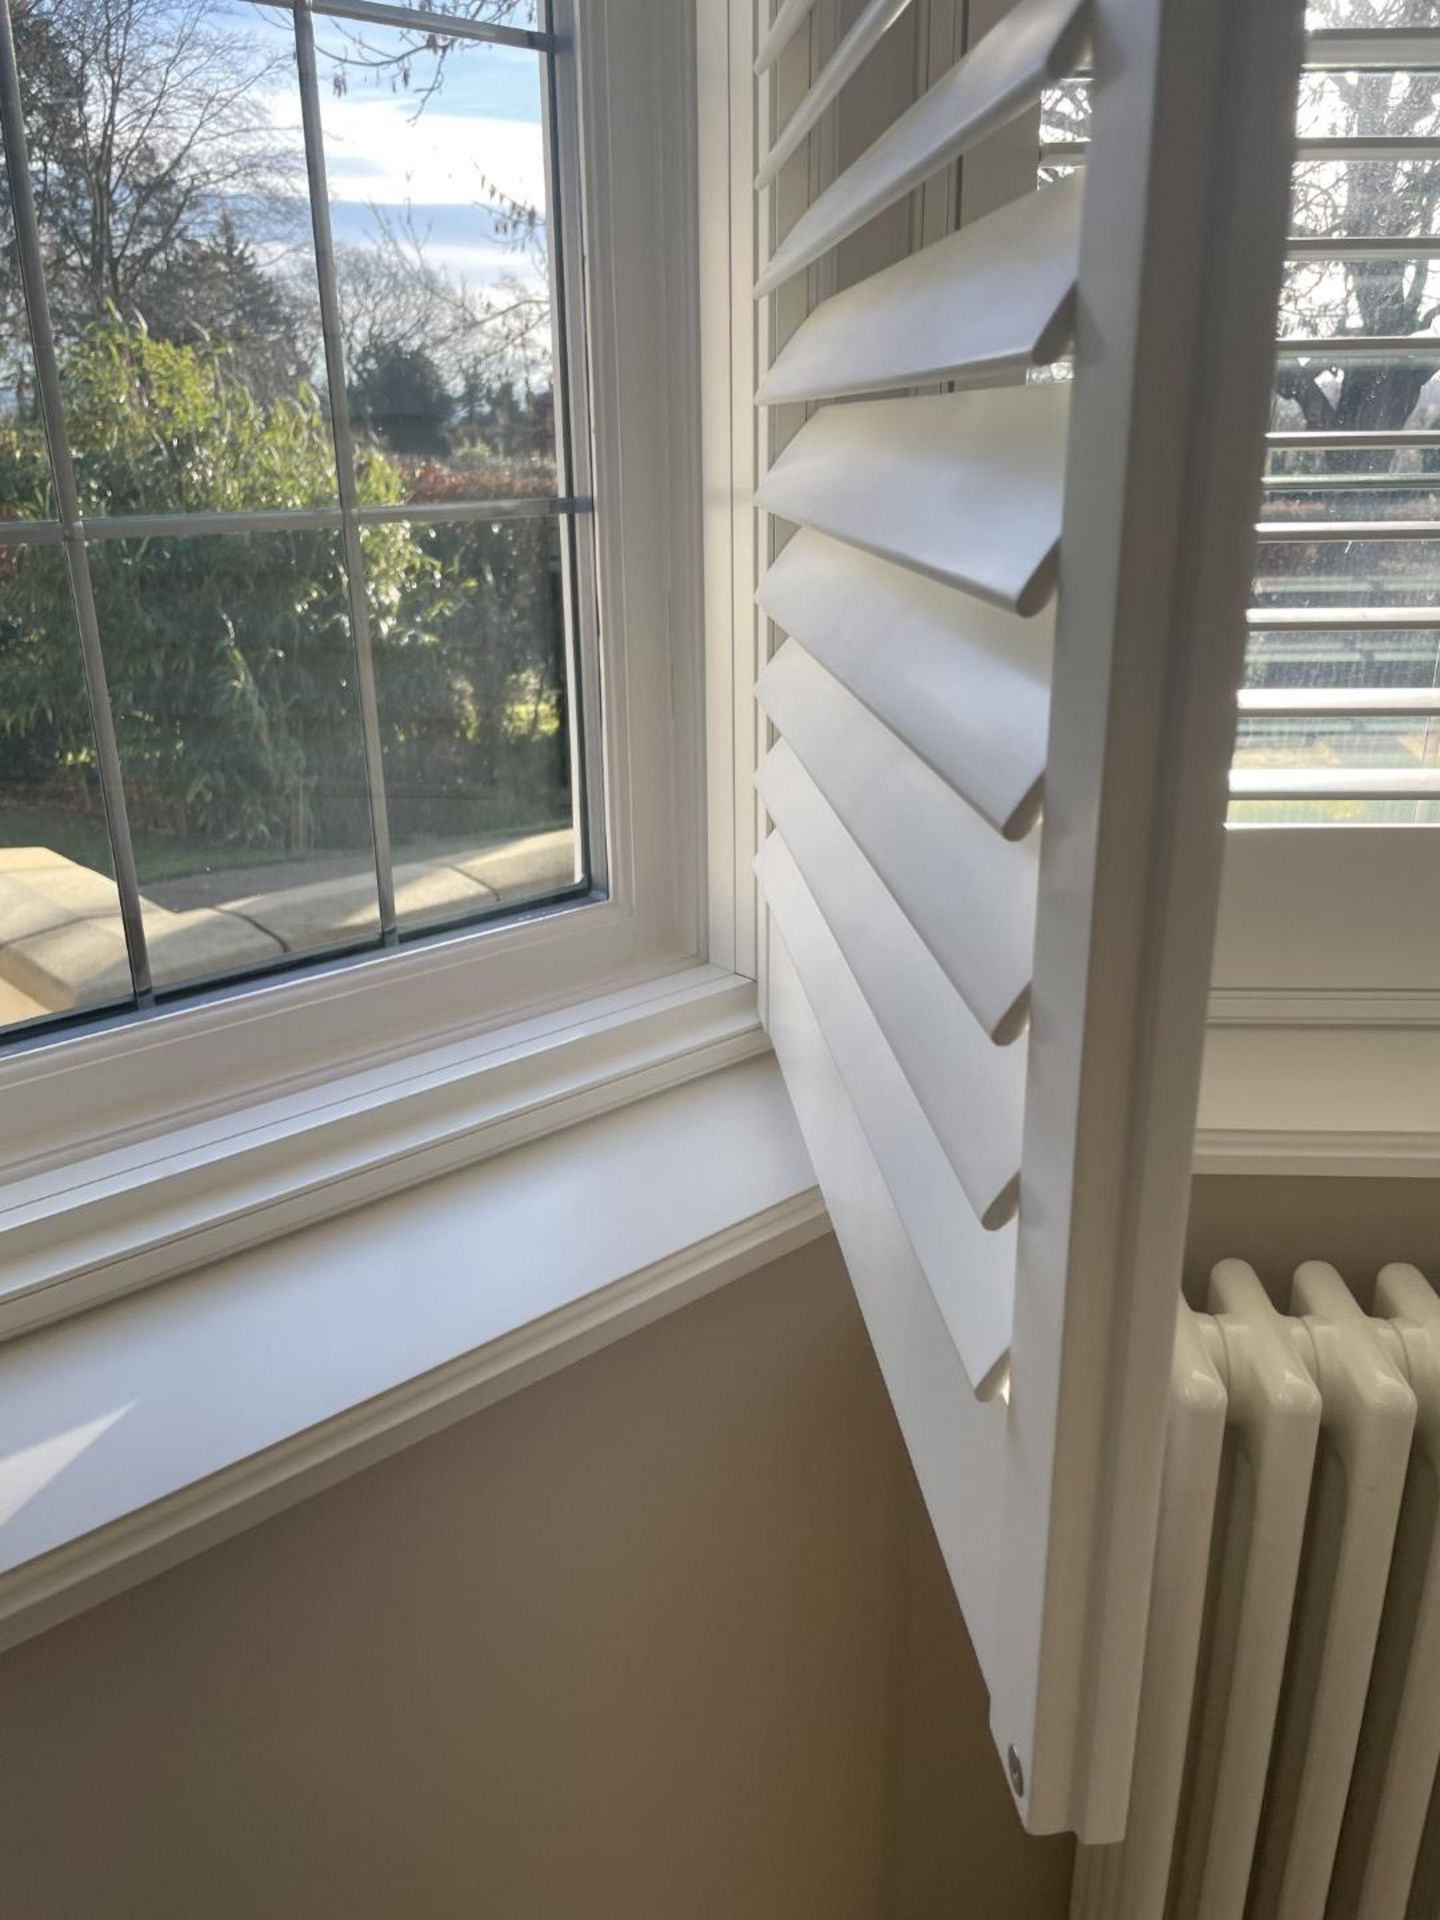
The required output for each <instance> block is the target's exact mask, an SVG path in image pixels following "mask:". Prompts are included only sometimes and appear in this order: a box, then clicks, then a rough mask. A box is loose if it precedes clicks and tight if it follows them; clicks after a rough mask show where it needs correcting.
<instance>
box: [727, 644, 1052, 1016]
mask: <svg viewBox="0 0 1440 1920" xmlns="http://www.w3.org/2000/svg"><path fill="white" fill-rule="evenodd" d="M756 694H757V697H758V698H759V701H760V704H761V706H762V707H763V708H764V709H765V711H766V713H767V714H768V715H769V716H770V718H771V720H772V721H773V722H774V723H775V726H776V728H777V729H778V731H779V732H780V733H781V734H782V735H783V737H784V739H785V740H786V742H787V743H788V745H789V746H790V747H791V748H792V749H793V750H794V752H795V755H796V757H797V758H798V759H799V761H800V763H801V765H802V766H803V767H804V768H805V771H806V772H807V773H808V774H809V776H810V778H811V779H812V780H813V781H814V782H815V785H816V786H817V787H818V788H819V789H820V791H821V793H822V794H823V795H824V796H825V798H826V800H827V801H828V802H829V804H830V806H831V807H832V808H833V810H834V812H835V813H836V815H837V816H838V817H839V819H840V822H841V824H842V825H843V826H844V827H845V829H846V831H847V832H848V833H849V835H850V837H851V839H852V840H854V842H855V843H856V845H857V846H858V847H859V848H860V850H861V852H862V853H863V854H864V855H865V857H866V859H867V860H868V861H869V862H870V864H871V866H872V867H874V869H875V870H876V872H877V873H878V874H879V875H880V876H881V878H882V879H883V880H884V882H885V885H886V887H887V888H888V889H889V891H890V893H891V894H892V896H893V897H894V899H895V901H896V904H897V905H898V906H899V907H900V908H901V910H902V911H903V912H904V914H905V916H906V918H907V919H908V920H909V921H910V924H911V925H912V926H913V927H914V928H915V930H916V932H917V933H918V934H919V935H920V937H921V939H922V940H923V941H924V942H925V944H926V946H928V947H929V949H930V951H931V952H932V953H933V954H934V955H935V958H936V959H937V960H938V961H939V963H940V965H941V966H942V967H943V968H944V970H945V972H946V973H947V974H948V976H949V977H950V979H951V980H952V981H953V982H954V985H955V988H956V990H957V992H958V993H959V994H960V996H961V998H962V999H963V1000H964V1002H965V1004H966V1005H967V1006H968V1007H969V1009H970V1011H971V1013H972V1014H973V1015H974V1016H975V1018H976V1020H977V1021H978V1022H979V1023H980V1025H981V1027H982V1028H983V1029H984V1031H985V1032H986V1033H987V1034H988V1035H989V1036H990V1037H991V1039H993V1040H998V1041H1000V1042H1002V1043H1004V1042H1007V1041H1010V1040H1014V1039H1015V1038H1016V1037H1017V1036H1018V1035H1019V1033H1020V1032H1021V1031H1022V1029H1023V1026H1024V1021H1025V1013H1026V1008H1027V1005H1028V998H1029V983H1030V962H1031V953H1032V947H1033V941H1034V931H1035V889H1036V880H1037V866H1036V851H1037V850H1036V845H1035V839H1036V836H1035V835H1033V834H1032V835H1031V836H1030V837H1029V838H1028V839H1026V840H1023V841H1010V840H1002V839H1001V837H1000V836H999V834H997V833H996V832H994V830H993V829H992V828H991V827H989V826H988V825H987V824H986V823H985V821H984V820H982V819H981V817H980V816H979V814H977V813H976V812H975V811H974V809H973V808H972V807H970V806H969V805H968V804H967V802H965V801H964V800H962V799H961V798H960V796H959V794H957V793H955V792H954V791H953V790H952V789H951V788H950V787H948V786H947V785H946V784H945V782H944V781H943V780H942V779H940V777H939V776H938V775H937V774H935V773H934V772H932V771H931V769H930V768H929V767H927V766H926V765H925V763H924V762H923V761H922V760H920V759H918V758H917V756H916V755H915V754H913V753H911V752H910V750H909V748H908V747H906V746H905V745H904V744H903V743H902V742H901V741H900V740H898V739H897V738H896V736H895V735H894V734H893V733H891V732H890V730H889V729H888V728H887V727H885V726H883V725H882V724H881V722H880V721H878V720H877V719H876V718H875V716H874V715H873V714H872V713H871V712H870V711H869V710H868V708H866V707H864V706H862V705H861V704H860V702H859V701H858V700H857V699H855V697H854V696H853V695H852V694H849V693H847V692H846V691H845V689H844V687H842V686H841V685H840V683H839V681H838V680H835V679H833V678H832V677H831V676H830V675H829V674H828V673H827V672H826V671H825V669H824V668H823V667H822V666H820V665H819V664H818V663H817V662H816V661H814V660H812V659H811V658H810V656H809V655H808V654H806V653H805V652H804V651H803V649H801V648H800V647H797V646H796V645H795V643H794V642H793V641H787V642H786V644H785V645H784V646H783V647H782V648H781V649H780V651H779V652H778V653H777V654H776V656H775V658H774V659H773V660H772V661H771V662H770V665H769V666H768V667H767V668H766V669H765V672H764V673H763V674H762V675H761V677H760V681H759V684H758V686H757V688H756Z"/></svg>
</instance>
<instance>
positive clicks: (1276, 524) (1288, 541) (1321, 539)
mask: <svg viewBox="0 0 1440 1920" xmlns="http://www.w3.org/2000/svg"><path fill="white" fill-rule="evenodd" d="M1255 537H1256V539H1257V540H1262V541H1264V543H1265V544H1266V545H1267V546H1310V545H1313V544H1320V543H1324V544H1327V545H1328V544H1333V543H1334V542H1336V541H1346V542H1349V541H1353V540H1440V520H1261V521H1260V522H1259V523H1258V525H1257V526H1256V528H1255Z"/></svg>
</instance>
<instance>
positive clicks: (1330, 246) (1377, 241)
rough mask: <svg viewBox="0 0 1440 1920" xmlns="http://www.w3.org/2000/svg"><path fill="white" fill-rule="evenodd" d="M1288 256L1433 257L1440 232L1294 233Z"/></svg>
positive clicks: (1439, 244)
mask: <svg viewBox="0 0 1440 1920" xmlns="http://www.w3.org/2000/svg"><path fill="white" fill-rule="evenodd" d="M1285 257H1286V259H1287V260H1434V259H1436V258H1437V257H1440V234H1437V233H1429V234H1425V235H1423V236H1421V237H1419V238H1417V239H1414V240H1411V239H1407V238H1406V237H1405V236H1404V235H1403V234H1402V235H1400V236H1399V237H1398V238H1397V237H1396V236H1395V235H1394V234H1388V233H1371V234H1360V235H1356V234H1345V235H1338V234H1317V233H1293V234H1291V236H1290V239H1289V242H1288V244H1287V247H1286V254H1285Z"/></svg>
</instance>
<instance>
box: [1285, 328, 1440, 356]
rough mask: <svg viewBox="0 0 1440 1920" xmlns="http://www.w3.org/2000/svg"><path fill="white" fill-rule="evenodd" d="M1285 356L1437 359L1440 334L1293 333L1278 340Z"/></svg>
mask: <svg viewBox="0 0 1440 1920" xmlns="http://www.w3.org/2000/svg"><path fill="white" fill-rule="evenodd" d="M1275 351H1276V355H1277V357H1278V358H1279V359H1281V360H1323V359H1326V358H1329V359H1332V360H1415V359H1420V360H1433V359H1434V358H1435V357H1436V355H1437V354H1440V334H1434V333H1342V334H1337V335H1330V336H1327V337H1324V338H1309V337H1305V338H1302V337H1301V336H1299V335H1297V334H1292V335H1291V336H1289V337H1288V338H1287V339H1283V340H1278V341H1277V342H1276V344H1275Z"/></svg>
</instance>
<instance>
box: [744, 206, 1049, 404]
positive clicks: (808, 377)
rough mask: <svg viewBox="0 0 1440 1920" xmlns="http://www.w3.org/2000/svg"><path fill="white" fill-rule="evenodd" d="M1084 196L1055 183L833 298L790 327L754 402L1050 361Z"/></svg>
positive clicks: (996, 375)
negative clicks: (786, 341) (789, 334)
mask: <svg viewBox="0 0 1440 1920" xmlns="http://www.w3.org/2000/svg"><path fill="white" fill-rule="evenodd" d="M1080 202H1081V184H1080V182H1079V181H1078V180H1062V181H1060V182H1059V183H1058V184H1057V185H1056V186H1053V187H1048V188H1047V189H1046V190H1045V191H1044V192H1043V193H1032V194H1026V195H1024V196H1023V197H1022V198H1021V199H1019V200H1015V201H1012V202H1011V204H1010V205H1009V206H1006V207H1001V208H1000V209H999V210H998V211H997V212H995V213H992V214H990V215H988V216H987V218H985V219H984V220H979V221H977V222H976V223H975V224H974V225H973V226H970V227H962V228H961V229H960V230H959V232H957V233H954V234H952V235H951V236H950V237H949V238H948V239H945V240H938V241H936V242H935V244H934V245H933V246H930V247H926V248H925V249H924V250H923V251H922V252H920V253H914V254H911V255H909V256H908V257H907V258H906V259H904V260H900V261H898V262H897V263H896V264H895V265H894V266H893V267H887V268H886V269H885V270H884V271H883V272H882V273H877V274H874V275H872V276H871V278H870V279H868V280H861V281H860V282H859V283H858V284H857V285H855V286H853V287H849V288H847V289H846V290H845V292H843V293H837V294H835V295H834V296H833V298H831V299H829V300H826V301H825V302H824V303H823V304H822V305H821V306H818V307H817V308H816V309H815V311H814V312H813V313H812V314H810V316H809V317H808V318H807V319H806V320H804V321H802V322H801V324H800V326H799V327H798V328H797V329H796V331H795V333H794V335H793V336H792V338H791V340H790V342H789V344H788V345H787V346H786V347H785V349H784V351H783V352H782V353H781V354H780V355H779V357H778V358H777V359H776V361H775V363H774V365H773V366H772V367H771V369H770V371H769V373H768V374H767V375H766V376H765V379H764V381H763V382H762V384H761V387H760V392H759V395H758V403H759V405H761V406H764V407H778V406H782V405H785V404H787V403H788V402H791V401H800V400H826V399H834V398H837V397H840V396H844V395H850V394H857V393H876V392H879V391H881V390H883V389H884V388H887V387H908V386H918V385H921V384H923V383H925V382H927V381H931V380H964V381H967V382H976V383H985V382H998V381H1000V380H1002V379H1004V378H1005V377H1006V376H1008V375H1013V374H1015V373H1019V372H1023V371H1024V370H1025V369H1026V368H1028V367H1035V366H1048V365H1049V364H1050V363H1051V362H1052V361H1054V360H1056V359H1058V358H1059V356H1060V354H1061V353H1063V352H1064V351H1065V349H1066V347H1067V346H1068V345H1069V341H1070V334H1071V328H1072V325H1073V306H1074V294H1075V275H1076V270H1077V268H1078V265H1079V255H1080Z"/></svg>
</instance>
